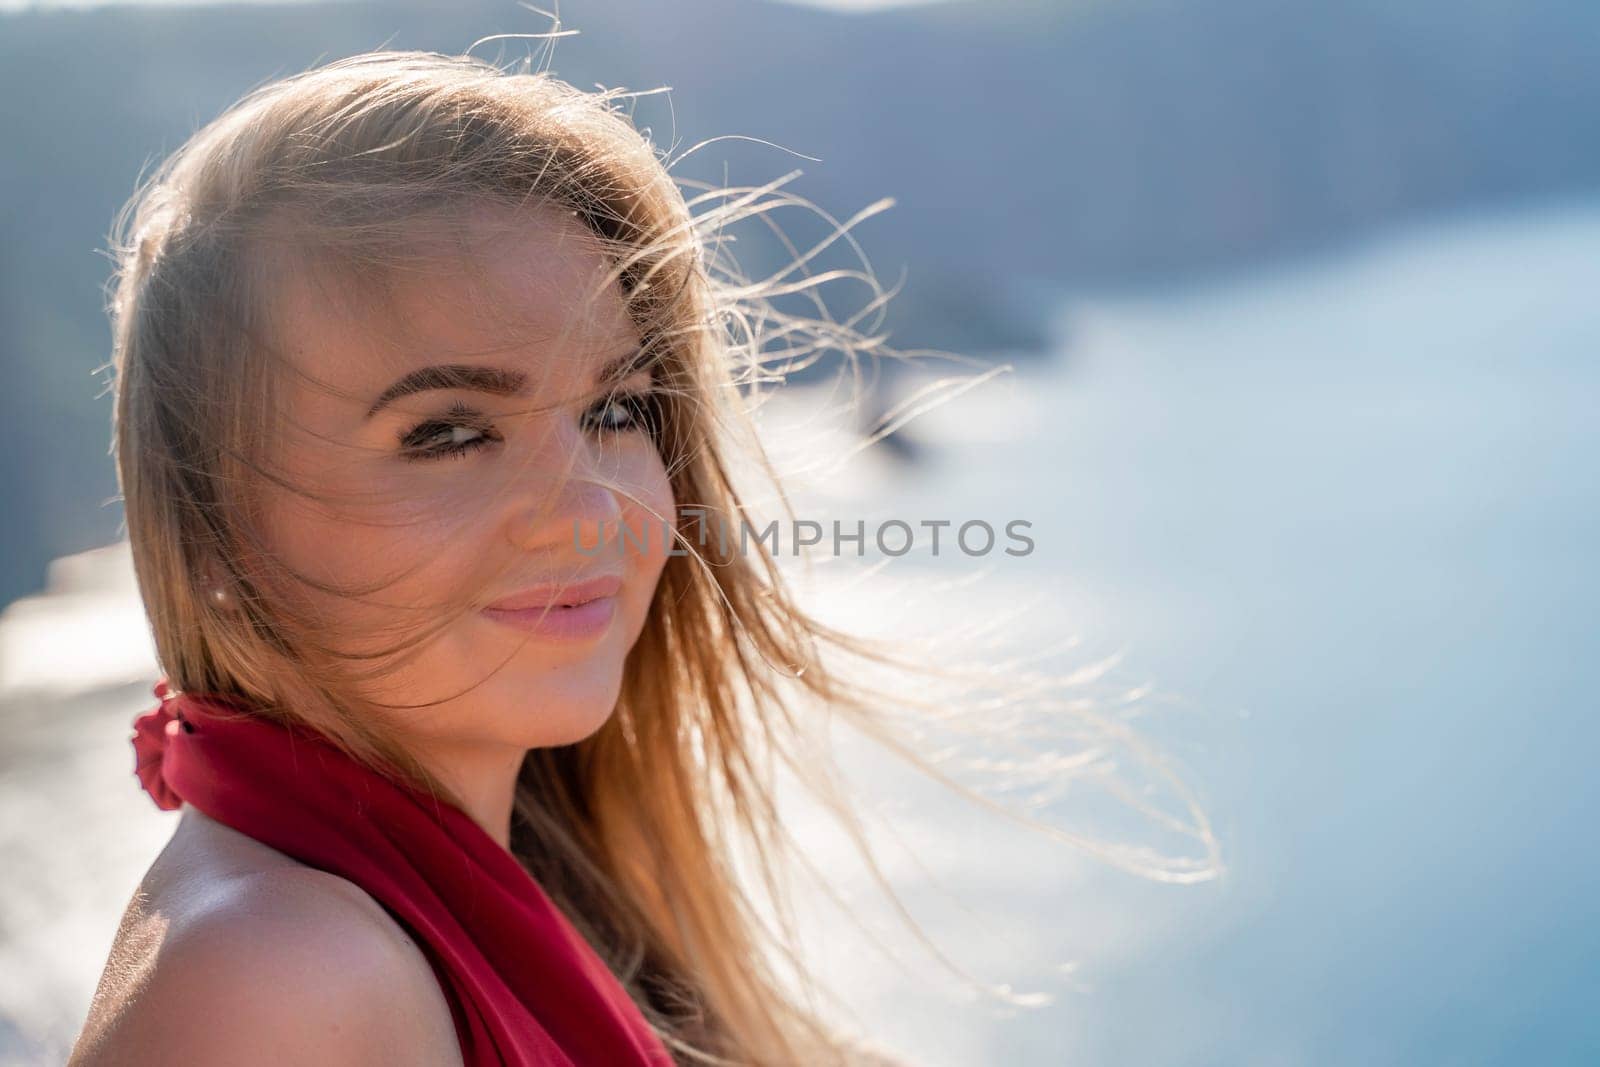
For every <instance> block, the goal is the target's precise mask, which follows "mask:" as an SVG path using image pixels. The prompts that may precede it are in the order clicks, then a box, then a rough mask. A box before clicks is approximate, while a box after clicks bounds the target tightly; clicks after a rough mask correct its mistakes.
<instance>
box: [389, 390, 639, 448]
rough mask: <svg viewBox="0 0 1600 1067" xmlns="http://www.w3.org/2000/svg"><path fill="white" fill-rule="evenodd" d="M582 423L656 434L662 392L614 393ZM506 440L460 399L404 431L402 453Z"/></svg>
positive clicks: (597, 430) (598, 430) (603, 432)
mask: <svg viewBox="0 0 1600 1067" xmlns="http://www.w3.org/2000/svg"><path fill="white" fill-rule="evenodd" d="M582 423H583V428H584V429H585V430H588V431H590V432H591V433H594V434H597V435H599V436H610V435H612V434H619V433H648V434H650V435H651V436H655V435H656V434H657V433H659V432H660V427H661V406H660V396H659V394H658V393H657V392H656V391H655V390H653V389H650V390H638V391H634V392H626V393H613V394H612V395H610V396H608V397H606V398H605V399H603V400H601V401H599V402H597V403H596V404H594V405H593V406H592V407H590V408H589V409H588V410H587V411H585V412H584V414H583V418H582ZM502 440H504V438H502V437H501V435H500V434H499V432H498V431H496V430H495V428H494V426H493V425H492V423H491V422H490V421H489V419H488V418H487V417H486V416H485V415H484V414H483V413H482V412H478V411H474V410H473V409H471V408H469V407H467V406H466V405H465V404H459V403H458V404H455V405H453V406H452V407H451V408H450V410H449V411H448V412H446V413H445V414H443V415H440V416H436V417H433V418H429V419H425V420H423V421H422V422H420V423H418V424H417V425H415V426H413V427H412V428H411V429H409V430H407V431H405V432H404V433H402V434H401V435H400V456H401V458H402V459H407V460H429V459H445V458H448V457H452V456H455V457H460V456H465V455H467V454H468V453H470V452H475V451H477V450H478V449H480V448H487V447H488V446H489V445H491V444H494V443H497V442H499V441H502Z"/></svg>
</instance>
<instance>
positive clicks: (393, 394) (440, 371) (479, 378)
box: [365, 363, 528, 419]
mask: <svg viewBox="0 0 1600 1067" xmlns="http://www.w3.org/2000/svg"><path fill="white" fill-rule="evenodd" d="M527 385H528V376H527V375H526V374H523V373H522V372H521V371H515V370H510V369H507V368H505V367H479V366H474V365H472V364H470V363H445V364H440V365H439V366H434V367H423V368H421V369H420V370H414V371H412V372H411V373H410V374H407V375H406V376H405V377H403V378H401V379H400V380H399V381H397V382H395V383H394V384H393V385H391V386H389V388H387V389H385V390H384V391H383V392H382V393H381V394H380V395H379V396H378V399H377V400H374V401H373V402H372V406H371V407H370V408H368V409H367V414H366V416H365V417H366V418H369V419H370V418H372V416H374V415H376V414H377V413H378V412H379V411H381V410H383V408H384V407H385V406H386V405H388V404H390V403H392V402H393V401H395V400H398V399H400V398H401V397H403V396H409V395H411V394H412V393H425V392H428V391H429V390H431V389H470V390H472V391H474V392H479V393H492V394H494V395H495V396H516V395H517V394H519V393H521V392H522V391H523V390H524V389H526V388H527Z"/></svg>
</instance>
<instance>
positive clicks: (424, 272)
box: [273, 209, 639, 397]
mask: <svg viewBox="0 0 1600 1067" xmlns="http://www.w3.org/2000/svg"><path fill="white" fill-rule="evenodd" d="M274 289H275V290H276V294H275V295H276V297H277V299H275V301H274V308H273V318H274V320H275V321H274V331H273V332H274V334H275V335H276V338H277V340H278V342H279V347H280V348H281V350H282V354H283V355H284V356H285V357H286V358H287V359H288V360H289V361H290V363H291V364H292V365H293V367H294V369H295V370H296V371H297V372H298V373H299V374H300V375H303V376H306V377H309V378H311V379H314V380H317V381H320V382H321V383H323V384H324V385H326V386H328V387H331V388H332V389H333V390H335V391H337V392H350V393H353V394H355V396H356V397H359V396H361V395H363V394H365V393H368V392H371V391H373V390H374V389H381V388H383V387H384V386H385V385H387V384H388V382H389V381H390V380H392V379H393V378H394V377H395V376H396V375H399V374H405V373H407V372H409V371H413V370H416V369H418V368H421V367H426V366H430V365H435V364H440V363H492V364H498V365H514V366H516V367H517V368H518V369H520V370H523V371H525V372H529V373H530V374H531V375H532V377H533V378H534V380H535V383H537V381H538V380H539V379H541V378H548V379H549V380H550V381H551V382H552V383H555V384H561V383H563V382H570V381H571V380H572V379H574V378H582V377H585V376H586V372H592V371H593V370H594V369H596V368H598V367H599V366H600V365H601V364H602V363H604V362H605V361H606V360H607V359H610V358H614V357H615V356H617V355H618V354H619V353H621V352H623V351H626V350H627V349H628V348H630V347H634V346H637V345H638V344H639V337H638V334H637V331H636V329H635V327H634V324H633V322H632V320H631V319H630V317H629V315H628V312H627V306H626V303H625V302H624V299H623V296H622V291H621V287H620V285H619V284H618V282H617V281H616V280H615V271H614V269H613V267H612V265H611V262H610V261H609V259H608V258H607V257H606V256H605V255H604V254H603V253H602V251H601V247H600V245H599V243H598V242H597V240H596V239H595V238H594V235H593V234H592V233H591V232H590V231H588V230H587V229H586V228H585V227H583V226H582V225H581V224H580V223H578V222H577V221H576V220H575V219H572V218H571V217H567V216H562V215H559V214H556V213H555V212H554V211H553V210H550V209H541V210H539V211H536V212H533V213H530V214H528V215H525V216H522V217H518V218H516V219H514V220H511V221H507V220H506V219H504V218H494V217H490V218H487V219H485V218H482V217H476V216H464V217H463V218H462V220H461V229H460V231H459V240H458V241H456V242H455V243H454V247H450V246H440V245H436V244H435V245H430V246H428V247H425V248H423V249H419V250H418V251H417V252H416V253H414V254H412V255H409V256H405V257H402V258H400V259H397V260H396V261H394V262H393V263H390V264H384V265H383V266H382V267H380V268H377V269H370V268H369V269H368V270H366V271H361V272H358V273H352V272H351V271H350V270H348V269H341V268H340V267H339V266H337V265H336V263H335V261H333V260H323V261H319V262H306V263H302V264H300V265H297V267H296V268H295V269H293V270H288V271H285V272H283V275H282V276H281V278H280V279H279V284H277V285H275V286H274Z"/></svg>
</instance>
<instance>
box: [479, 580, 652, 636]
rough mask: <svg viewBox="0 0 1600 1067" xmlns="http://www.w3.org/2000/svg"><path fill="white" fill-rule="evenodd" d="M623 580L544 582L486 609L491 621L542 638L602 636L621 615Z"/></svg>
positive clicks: (484, 610) (485, 613)
mask: <svg viewBox="0 0 1600 1067" xmlns="http://www.w3.org/2000/svg"><path fill="white" fill-rule="evenodd" d="M621 592H622V580H621V579H620V578H615V577H601V578H591V579H587V580H585V581H582V582H568V583H566V584H559V585H557V584H550V585H541V586H537V587H535V588H531V589H524V590H522V591H521V592H518V593H514V594H512V595H511V596H508V597H502V598H501V599H499V600H497V601H495V602H494V603H492V604H490V605H488V606H487V607H485V608H484V609H483V614H484V616H485V617H487V618H489V619H490V620H492V621H494V622H497V623H500V624H501V625H503V626H510V627H514V628H515V629H518V630H522V631H525V632H527V633H532V634H537V635H538V636H540V637H546V638H552V639H559V640H568V641H579V640H592V639H594V638H596V637H600V636H602V635H603V634H604V633H605V632H606V631H607V630H608V629H610V628H611V623H612V621H613V620H614V619H615V618H616V615H617V596H618V594H620V593H621Z"/></svg>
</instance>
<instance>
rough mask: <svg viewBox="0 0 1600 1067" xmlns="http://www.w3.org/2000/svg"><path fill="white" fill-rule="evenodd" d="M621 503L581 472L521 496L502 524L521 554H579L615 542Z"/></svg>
mask: <svg viewBox="0 0 1600 1067" xmlns="http://www.w3.org/2000/svg"><path fill="white" fill-rule="evenodd" d="M621 522H622V503H621V501H620V500H619V499H618V497H617V493H616V491H615V490H613V489H611V488H608V487H607V486H606V485H605V484H604V483H603V482H601V481H597V480H594V476H593V475H592V474H586V473H585V472H584V471H583V470H581V469H576V468H575V469H574V470H573V471H571V472H570V473H569V474H568V475H567V476H566V477H565V478H564V479H563V480H562V481H561V482H560V484H552V483H551V482H546V483H545V485H544V486H543V487H542V489H541V490H535V491H533V492H529V493H527V494H525V495H524V496H523V497H522V498H520V499H519V500H518V502H517V505H516V506H515V507H514V508H513V510H512V514H511V515H510V516H508V518H507V536H508V537H509V538H510V540H511V543H512V544H513V545H514V546H515V547H516V548H518V549H520V550H523V551H530V550H550V551H554V552H568V553H570V552H572V551H573V550H577V551H580V552H581V551H583V550H585V549H590V548H593V547H594V546H596V545H598V544H600V543H602V542H603V541H605V540H613V539H615V538H616V537H617V528H618V526H619V525H620V524H621Z"/></svg>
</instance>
